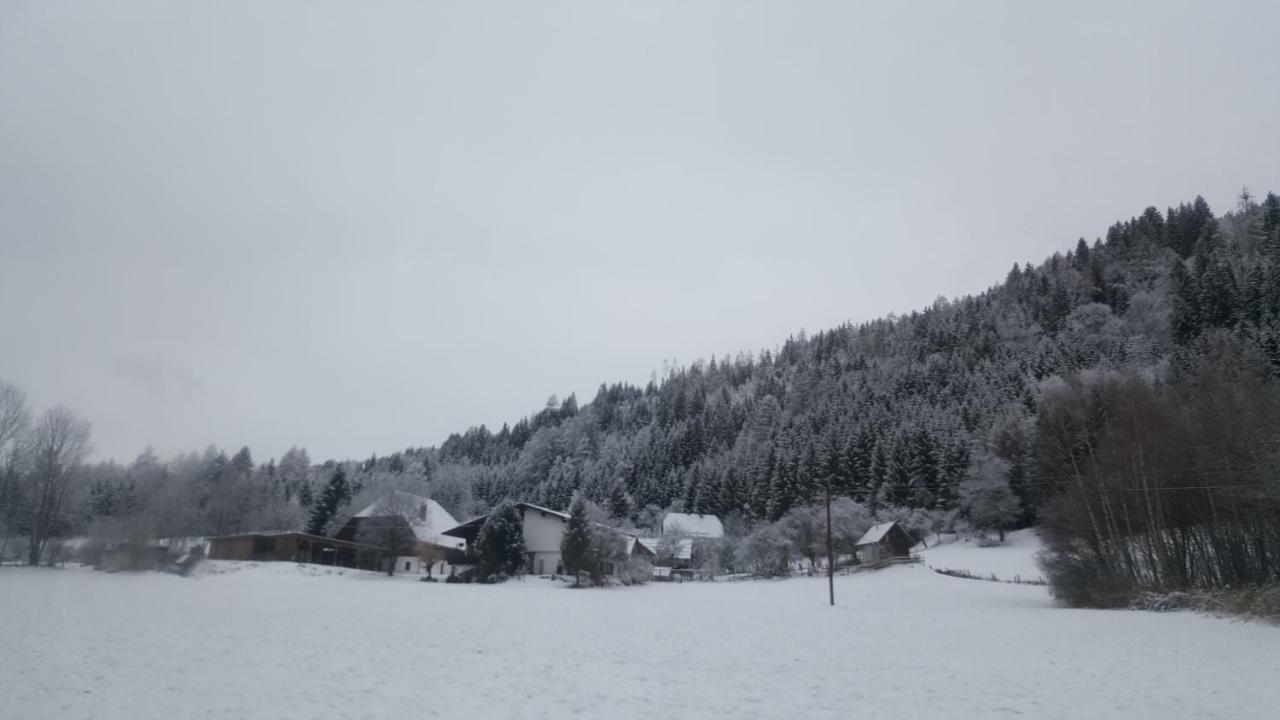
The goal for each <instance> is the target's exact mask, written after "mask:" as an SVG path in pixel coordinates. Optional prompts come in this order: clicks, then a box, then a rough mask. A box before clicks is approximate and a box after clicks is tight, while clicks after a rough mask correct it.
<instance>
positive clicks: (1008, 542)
mask: <svg viewBox="0 0 1280 720" xmlns="http://www.w3.org/2000/svg"><path fill="white" fill-rule="evenodd" d="M930 540H931V541H932V538H930ZM947 540H949V542H948V541H947ZM1042 547H1043V545H1042V544H1041V543H1040V537H1039V536H1038V535H1036V530H1035V528H1028V529H1026V530H1015V531H1014V532H1011V533H1008V534H1006V535H1005V540H1004V542H1003V543H1000V544H999V545H996V546H994V547H985V548H984V547H978V542H977V541H976V540H956V539H952V538H951V537H950V536H947V537H946V538H944V542H943V544H941V545H936V546H931V547H929V548H922V547H920V546H916V552H917V553H919V554H920V555H923V556H924V561H925V563H926V564H927V565H929V566H930V567H932V568H936V569H938V570H967V571H969V572H970V573H972V574H974V575H977V576H978V577H982V578H989V577H990V576H991V575H992V574H994V575H995V576H996V579H998V580H1005V581H1011V580H1023V581H1038V580H1043V579H1044V577H1043V573H1042V572H1041V571H1040V568H1039V567H1038V566H1037V565H1036V560H1035V555H1036V553H1037V552H1039V551H1040V549H1041V548H1042Z"/></svg>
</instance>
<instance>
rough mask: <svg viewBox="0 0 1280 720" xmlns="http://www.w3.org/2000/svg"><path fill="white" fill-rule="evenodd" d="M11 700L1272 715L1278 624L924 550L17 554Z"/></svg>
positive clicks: (707, 712)
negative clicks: (398, 562) (706, 572)
mask: <svg viewBox="0 0 1280 720" xmlns="http://www.w3.org/2000/svg"><path fill="white" fill-rule="evenodd" d="M0 608H2V609H3V618H4V621H5V623H4V624H5V629H4V634H3V652H0V697H3V698H4V701H3V704H2V705H0V716H3V717H5V718H20V719H22V720H45V719H49V720H53V719H55V718H56V719H57V720H76V719H80V718H96V719H97V720H126V719H127V720H146V719H148V718H157V719H159V718H164V719H169V718H241V719H257V718H261V719H267V718H270V719H272V720H288V719H290V718H292V719H295V720H300V719H304V718H307V719H309V718H340V719H341V720H358V719H362V718H370V719H374V718H432V717H440V718H458V717H491V718H565V717H574V716H582V717H609V718H617V719H619V720H632V719H635V720H639V719H641V718H643V719H644V720H652V718H663V720H666V719H668V718H849V717H916V718H954V719H961V720H962V719H965V718H981V719H984V720H985V719H987V718H1005V717H1010V718H1011V717H1031V718H1037V719H1041V720H1043V719H1045V718H1094V719H1102V720H1107V719H1111V718H1117V719H1118V718H1124V719H1125V720H1132V719H1134V718H1224V719H1225V718H1230V719H1231V720H1252V719H1259V720H1261V719H1262V718H1274V717H1275V712H1276V708H1277V707H1280V683H1278V682H1276V678H1280V628H1276V627H1271V626H1267V625H1259V624H1253V623H1245V622H1233V621H1229V620H1223V619H1218V618H1212V617H1206V616H1202V615H1196V614H1192V613H1164V614H1160V613H1146V612H1132V611H1097V610H1069V609H1063V608H1059V607H1056V606H1054V604H1053V603H1052V602H1051V601H1050V599H1049V597H1048V595H1047V593H1046V592H1045V589H1044V588H1042V587H1037V586H1028V585H1009V584H1003V583H992V582H974V581H971V580H960V579H955V578H949V577H945V576H942V575H938V574H937V573H934V572H931V571H929V570H928V569H927V568H924V567H921V566H912V567H899V568H891V569H887V570H882V571H878V572H866V573H858V574H854V575H851V576H848V577H837V579H836V606H835V607H834V608H832V607H828V606H827V587H826V581H825V579H818V578H813V579H809V578H804V579H791V580H782V581H758V582H751V581H744V582H720V583H683V584H669V583H662V584H652V585H648V586H645V587H638V588H625V589H624V588H610V589H593V590H570V589H566V588H565V587H564V586H563V584H561V583H558V582H555V581H549V580H536V579H528V580H524V581H513V582H509V583H507V584H505V585H499V586H481V585H448V584H443V583H421V582H416V581H414V580H410V579H408V578H388V577H386V576H385V575H378V574H374V573H367V572H361V571H352V570H341V571H339V570H334V569H331V568H323V567H318V566H298V565H293V564H286V563H262V564H253V563H226V562H223V563H212V564H209V565H208V566H206V568H205V570H204V572H203V573H202V576H201V577H199V578H197V579H190V578H180V577H176V576H171V575H163V574H157V573H145V574H125V573H120V574H114V575H108V574H103V573H95V572H93V571H90V570H73V569H64V570H49V569H27V568H9V567H6V568H0Z"/></svg>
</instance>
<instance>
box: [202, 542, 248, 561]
mask: <svg viewBox="0 0 1280 720" xmlns="http://www.w3.org/2000/svg"><path fill="white" fill-rule="evenodd" d="M209 557H210V558H212V559H214V560H252V559H253V538H228V539H225V540H223V539H215V540H213V541H211V542H210V548H209Z"/></svg>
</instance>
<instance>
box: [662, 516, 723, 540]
mask: <svg viewBox="0 0 1280 720" xmlns="http://www.w3.org/2000/svg"><path fill="white" fill-rule="evenodd" d="M662 532H663V534H664V535H665V534H667V533H684V534H685V535H693V536H695V537H709V538H718V537H724V525H721V524H720V518H718V517H716V516H715V515H697V514H694V513H667V514H666V517H664V518H662Z"/></svg>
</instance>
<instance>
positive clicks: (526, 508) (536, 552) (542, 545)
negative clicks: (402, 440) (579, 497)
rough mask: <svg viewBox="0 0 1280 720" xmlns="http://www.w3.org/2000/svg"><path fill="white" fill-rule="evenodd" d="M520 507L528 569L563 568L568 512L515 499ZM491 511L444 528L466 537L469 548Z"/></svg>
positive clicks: (538, 572) (549, 571)
mask: <svg viewBox="0 0 1280 720" xmlns="http://www.w3.org/2000/svg"><path fill="white" fill-rule="evenodd" d="M516 509H518V510H519V511H520V515H521V518H520V519H521V525H522V526H523V528H524V550H525V553H526V557H525V570H526V571H527V572H530V573H532V574H534V575H551V574H553V573H554V574H560V573H563V572H564V563H563V562H561V560H560V543H561V541H562V540H564V531H565V526H566V525H568V523H569V514H568V513H562V512H559V511H556V510H552V509H550V508H544V507H542V506H541V505H534V504H533V503H526V502H521V503H516ZM488 517H489V516H488V515H481V516H480V517H478V518H474V519H471V520H468V521H467V522H465V523H463V524H461V525H459V526H457V527H455V528H452V529H450V530H445V531H444V534H445V535H448V536H450V537H453V538H460V539H462V540H464V541H466V545H467V550H468V551H470V550H471V548H472V545H473V544H474V543H475V541H476V537H477V536H479V535H480V528H481V527H483V526H484V522H485V520H486V519H488Z"/></svg>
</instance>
